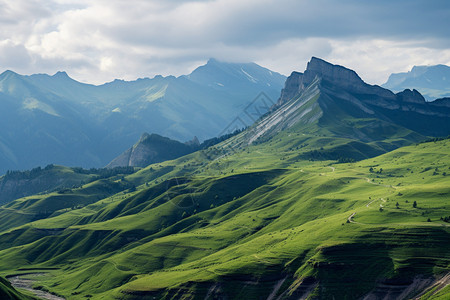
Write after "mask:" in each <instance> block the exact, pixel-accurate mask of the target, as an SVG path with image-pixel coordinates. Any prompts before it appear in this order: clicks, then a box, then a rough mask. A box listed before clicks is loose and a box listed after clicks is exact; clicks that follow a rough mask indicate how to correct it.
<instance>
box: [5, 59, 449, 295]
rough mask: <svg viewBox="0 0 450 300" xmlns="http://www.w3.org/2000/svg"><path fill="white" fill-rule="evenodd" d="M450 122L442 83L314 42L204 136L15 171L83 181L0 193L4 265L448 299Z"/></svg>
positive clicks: (80, 277) (71, 277) (77, 279)
mask: <svg viewBox="0 0 450 300" xmlns="http://www.w3.org/2000/svg"><path fill="white" fill-rule="evenodd" d="M449 126H450V100H449V99H440V100H436V101H433V102H427V101H425V99H424V97H423V96H422V95H421V94H420V92H418V91H417V90H414V89H413V90H410V89H407V90H403V91H400V92H398V93H394V92H392V91H390V90H387V89H385V88H382V87H380V86H374V85H368V84H366V83H365V82H364V81H363V80H362V79H361V78H360V77H359V76H358V75H357V74H356V73H355V72H354V71H352V70H350V69H348V68H345V67H343V66H338V65H333V64H331V63H328V62H326V61H324V60H322V59H319V58H315V57H313V58H312V59H311V61H310V62H309V63H308V65H307V68H306V70H305V71H304V72H303V73H301V72H293V73H292V74H291V75H290V76H289V77H288V78H287V80H286V82H285V85H284V88H283V90H282V91H281V95H279V97H278V101H276V103H275V104H274V105H273V106H272V107H271V108H270V110H269V111H268V112H266V113H264V114H262V115H260V116H259V117H258V118H257V119H256V121H255V122H254V124H253V125H251V126H248V127H247V128H245V129H244V130H242V131H235V132H233V134H229V135H226V136H224V137H223V138H218V139H214V140H213V141H212V142H211V143H210V144H208V145H210V146H208V145H204V146H202V147H200V150H198V151H195V152H192V153H189V154H187V155H183V153H181V152H182V151H181V152H180V153H168V151H167V149H168V148H171V147H172V146H173V147H175V148H178V147H179V149H178V150H183V149H185V147H190V146H193V145H198V143H197V142H196V141H195V140H193V141H192V142H191V143H187V144H185V143H179V142H176V141H173V140H170V139H168V138H164V137H161V136H158V135H152V134H144V135H142V137H141V139H140V140H139V141H138V142H137V143H136V144H135V145H134V146H133V147H132V148H130V150H128V151H126V152H125V153H123V154H122V155H121V156H120V157H119V159H117V160H116V163H120V164H121V165H122V164H123V165H127V166H128V167H123V169H116V170H117V171H114V172H113V173H112V174H108V175H105V176H102V177H101V178H100V177H96V174H95V173H89V172H87V171H86V170H84V171H83V170H82V169H77V170H74V169H69V168H65V167H60V166H53V167H49V168H48V169H47V170H45V171H46V172H48V173H45V174H44V173H43V171H42V170H38V171H39V172H37V171H35V173H36V174H37V175H36V176H35V175H33V176H32V174H22V173H20V172H18V173H17V172H16V173H15V172H9V173H8V174H7V175H8V176H9V177H10V179H11V180H13V179H14V178H15V177H27V176H28V177H30V178H31V177H32V178H38V175H42V176H50V175H51V174H55V172H58V174H59V175H58V176H59V177H63V176H64V175H63V174H64V173H67V174H68V176H69V177H70V178H74V177H73V176H74V173H76V172H78V173H77V174H83V176H84V177H83V178H84V179H85V180H86V182H84V184H82V185H77V186H74V187H72V188H65V189H60V190H58V191H53V192H51V191H50V192H45V191H43V192H41V193H35V194H33V195H29V196H27V197H22V198H20V199H16V200H13V201H9V202H8V203H7V204H5V205H3V206H2V207H0V224H1V225H0V261H1V262H2V263H1V264H0V276H2V277H4V278H7V279H9V278H13V277H14V278H22V279H28V280H34V281H35V283H34V286H39V290H41V291H47V292H52V293H54V294H57V295H60V296H63V297H65V298H68V299H86V298H92V299H154V298H155V299H387V300H391V299H392V300H393V299H421V300H425V299H448V297H449V295H450V289H449V284H450V267H449V264H448V262H449V261H450V254H449V252H448V246H449V240H450V228H449V226H450V225H449V220H450V210H449V209H448V195H449V194H450V184H449V178H450V177H449V176H448V173H450V171H449V166H450V153H449V151H448V147H449V141H450V140H449V139H448V138H445V137H444V136H448V135H449V134H450V127H449ZM130 145H131V144H130ZM164 145H170V146H169V147H168V148H164ZM159 147H162V148H159ZM197 147H198V146H197ZM137 148H139V149H140V150H139V151H136V149H137ZM161 149H162V150H161ZM164 149H166V150H164ZM172 150H176V149H172ZM133 153H136V156H134V157H135V159H136V162H138V163H142V164H143V165H145V164H147V163H150V165H148V166H146V167H143V168H139V169H130V167H129V165H130V161H132V160H130V158H131V157H133ZM164 155H168V156H171V157H177V156H178V155H182V156H179V157H177V158H174V159H170V157H168V156H164ZM172 155H173V156H172ZM152 159H156V160H153V161H152ZM165 159H169V160H165ZM163 160H164V161H163ZM155 161H157V162H156V163H152V162H155ZM102 170H103V171H101V172H106V171H107V170H114V169H102ZM75 171H76V172H75ZM94 171H96V172H99V170H93V172H94ZM30 173H31V172H30ZM52 176H54V175H52ZM3 179H5V177H3ZM43 274H45V276H44V275H43ZM0 278H1V277H0ZM4 286H5V287H2V286H0V288H1V289H3V290H4V291H6V292H7V293H16V292H15V291H14V290H13V289H12V287H11V286H8V285H7V283H6V285H4ZM19 297H20V295H19ZM19 299H20V298H19Z"/></svg>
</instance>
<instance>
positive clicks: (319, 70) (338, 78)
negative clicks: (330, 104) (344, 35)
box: [305, 57, 364, 87]
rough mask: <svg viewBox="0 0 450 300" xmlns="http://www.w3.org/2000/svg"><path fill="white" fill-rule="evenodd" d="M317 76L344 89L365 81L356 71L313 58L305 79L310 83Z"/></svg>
mask: <svg viewBox="0 0 450 300" xmlns="http://www.w3.org/2000/svg"><path fill="white" fill-rule="evenodd" d="M316 76H319V77H321V78H323V79H325V80H328V81H331V82H333V83H336V84H339V85H340V86H343V87H349V86H354V85H361V84H364V81H363V80H362V79H361V78H360V77H359V76H358V74H356V72H355V71H353V70H350V69H347V68H345V67H343V66H339V65H333V64H331V63H329V62H327V61H324V60H323V59H320V58H317V57H312V58H311V60H310V61H309V62H308V65H307V67H306V71H305V77H306V79H307V81H308V82H312V81H313V80H314V78H315V77H316Z"/></svg>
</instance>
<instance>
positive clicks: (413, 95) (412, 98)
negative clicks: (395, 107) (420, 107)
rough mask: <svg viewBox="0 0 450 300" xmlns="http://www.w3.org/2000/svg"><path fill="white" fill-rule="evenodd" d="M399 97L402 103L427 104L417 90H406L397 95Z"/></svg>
mask: <svg viewBox="0 0 450 300" xmlns="http://www.w3.org/2000/svg"><path fill="white" fill-rule="evenodd" d="M397 97H398V99H399V100H400V101H403V102H411V103H425V102H426V101H425V98H424V97H423V96H422V94H421V93H420V92H419V91H418V90H416V89H413V90H410V89H405V90H404V91H403V92H400V93H397Z"/></svg>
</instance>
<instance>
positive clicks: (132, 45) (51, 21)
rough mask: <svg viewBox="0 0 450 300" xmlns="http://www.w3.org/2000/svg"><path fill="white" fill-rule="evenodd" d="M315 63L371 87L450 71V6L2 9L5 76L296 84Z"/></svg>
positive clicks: (90, 4)
mask: <svg viewBox="0 0 450 300" xmlns="http://www.w3.org/2000/svg"><path fill="white" fill-rule="evenodd" d="M312 56H316V57H320V58H323V59H325V60H327V61H329V62H331V63H335V64H340V65H343V66H346V67H348V68H351V69H353V70H355V71H356V72H357V73H358V74H359V75H360V76H361V77H362V78H363V79H364V80H365V81H366V82H368V83H371V84H382V83H384V82H385V81H386V80H387V78H388V76H389V74H391V73H395V72H405V71H408V70H410V69H411V67H412V66H414V65H435V64H446V65H450V1H448V0H377V1H361V0H314V1H313V0H309V1H305V0H186V1H185V0H127V1H123V0H14V1H11V0H0V72H3V71H4V70H12V71H15V72H18V73H20V74H34V73H47V74H54V73H56V72H57V71H66V72H67V73H68V74H69V75H70V76H71V77H72V78H74V79H76V80H79V81H82V82H86V83H93V84H101V83H104V82H108V81H112V80H113V79H116V78H118V79H125V80H135V79H137V78H142V77H153V76H155V75H158V74H161V75H164V76H167V75H175V76H178V75H182V74H189V73H190V72H191V71H192V70H193V69H195V68H196V67H197V66H199V65H202V64H204V63H206V61H207V60H208V59H209V58H211V57H214V58H216V59H218V60H221V61H227V62H256V63H258V64H260V65H262V66H264V67H267V68H269V69H271V70H273V71H277V72H279V73H282V74H284V75H289V74H290V73H291V72H292V71H294V70H296V71H303V70H304V69H305V67H306V63H307V62H308V61H309V60H310V58H311V57H312Z"/></svg>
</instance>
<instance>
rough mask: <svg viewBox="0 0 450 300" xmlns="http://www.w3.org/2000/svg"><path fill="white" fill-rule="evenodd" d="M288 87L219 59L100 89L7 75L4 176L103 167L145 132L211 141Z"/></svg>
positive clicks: (0, 147) (60, 79) (0, 151)
mask: <svg viewBox="0 0 450 300" xmlns="http://www.w3.org/2000/svg"><path fill="white" fill-rule="evenodd" d="M284 81H285V77H284V76H282V75H280V74H278V73H276V72H272V71H270V70H268V69H265V68H263V67H260V66H258V65H256V64H254V63H247V64H237V63H223V62H219V61H217V60H215V59H210V60H209V61H208V62H207V64H206V65H204V66H201V67H199V68H197V69H195V70H194V71H193V72H192V73H191V74H189V75H186V76H180V77H173V76H168V77H162V76H156V77H154V78H152V79H149V78H144V79H138V80H136V81H123V80H115V81H113V82H110V83H106V84H103V85H99V86H94V85H89V84H84V83H80V82H77V81H75V80H73V79H71V78H70V77H69V76H68V75H67V73H65V72H58V73H56V74H55V75H53V76H49V75H46V74H35V75H30V76H22V75H19V74H16V73H14V72H12V71H6V72H4V73H2V74H1V75H0V126H1V127H2V131H1V133H0V173H4V172H6V170H17V169H18V170H23V169H31V168H34V167H37V166H45V165H47V164H53V163H54V164H63V165H69V166H80V167H102V166H105V165H106V164H108V163H109V162H110V161H111V160H112V159H113V158H114V157H116V156H117V155H119V154H120V153H121V152H123V151H125V149H127V148H128V147H129V146H130V145H131V144H132V143H133V142H134V141H135V140H137V139H138V137H139V136H141V134H142V133H143V132H151V133H156V134H160V135H164V136H167V137H169V138H172V139H176V140H181V141H188V140H191V139H193V138H194V136H197V137H198V138H199V139H200V140H204V139H207V138H212V137H215V136H217V135H219V134H220V133H221V131H223V130H224V129H225V128H226V126H227V125H228V124H229V123H231V122H232V121H233V119H234V118H236V117H237V116H238V115H239V114H241V113H242V111H243V110H244V109H245V107H246V106H247V105H248V104H249V103H251V102H252V101H253V100H254V99H255V98H256V97H257V96H258V95H259V94H260V93H264V95H267V97H268V98H272V99H273V101H275V100H276V98H277V97H278V95H279V92H280V90H281V88H282V85H283V83H284ZM245 122H246V124H243V125H242V126H244V125H250V124H251V122H252V121H251V120H246V121H245Z"/></svg>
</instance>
